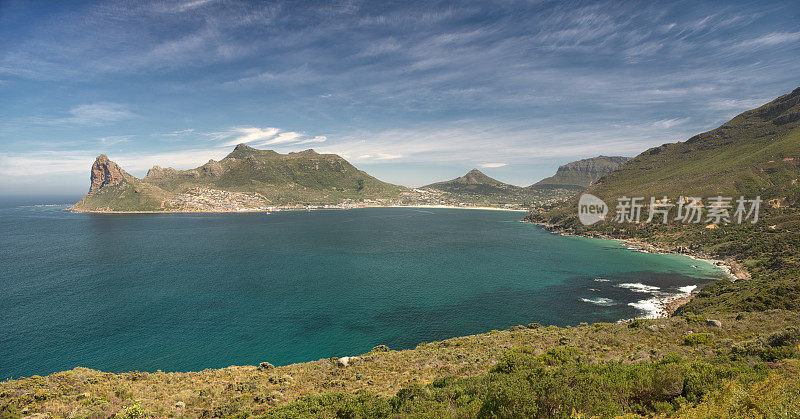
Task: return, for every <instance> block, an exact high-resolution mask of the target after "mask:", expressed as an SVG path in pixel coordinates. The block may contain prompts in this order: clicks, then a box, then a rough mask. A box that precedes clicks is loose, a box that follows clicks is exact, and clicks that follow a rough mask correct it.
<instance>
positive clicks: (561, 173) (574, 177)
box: [535, 156, 630, 188]
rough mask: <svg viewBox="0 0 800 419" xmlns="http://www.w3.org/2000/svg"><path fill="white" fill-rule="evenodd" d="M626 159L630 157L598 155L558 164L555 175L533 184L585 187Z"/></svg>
mask: <svg viewBox="0 0 800 419" xmlns="http://www.w3.org/2000/svg"><path fill="white" fill-rule="evenodd" d="M628 160H630V157H621V156H610V157H609V156H598V157H592V158H590V159H583V160H578V161H574V162H572V163H567V164H565V165H563V166H559V167H558V171H556V174H555V175H553V176H550V177H548V178H544V179H542V180H540V181H538V182H536V183H535V185H539V186H542V185H575V186H582V187H584V188H585V187H587V186H589V185H591V184H592V183H594V182H596V181H597V180H598V179H600V178H601V177H603V176H604V175H605V174H606V173H608V172H610V171H612V170H614V169H616V168H617V167H619V166H620V165H621V164H623V163H625V162H626V161H628Z"/></svg>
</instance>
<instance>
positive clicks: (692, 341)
mask: <svg viewBox="0 0 800 419" xmlns="http://www.w3.org/2000/svg"><path fill="white" fill-rule="evenodd" d="M709 342H711V335H710V334H708V333H693V334H691V335H688V336H686V337H684V338H683V344H684V345H690V346H695V345H705V344H707V343H709Z"/></svg>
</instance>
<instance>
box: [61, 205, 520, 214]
mask: <svg viewBox="0 0 800 419" xmlns="http://www.w3.org/2000/svg"><path fill="white" fill-rule="evenodd" d="M55 206H60V205H55ZM359 208H429V209H467V210H488V211H511V212H528V210H523V209H509V208H497V207H470V206H464V207H462V206H456V205H360V206H353V207H344V208H336V207H331V208H292V209H288V208H287V209H280V210H274V209H273V210H260V209H259V210H245V211H199V210H185V211H83V210H75V209H72V208H71V207H69V208H64V210H63V211H68V212H74V213H77V214H251V213H262V214H263V213H266V214H269V213H273V212H285V211H325V210H351V209H359Z"/></svg>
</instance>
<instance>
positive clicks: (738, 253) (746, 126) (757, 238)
mask: <svg viewBox="0 0 800 419" xmlns="http://www.w3.org/2000/svg"><path fill="white" fill-rule="evenodd" d="M799 164H800V88H798V89H796V90H794V91H793V92H792V93H790V94H788V95H784V96H781V97H779V98H777V99H775V100H774V101H772V102H770V103H768V104H766V105H764V106H761V107H759V108H757V109H753V110H750V111H747V112H744V113H742V114H741V115H738V116H736V117H735V118H733V119H732V120H730V121H728V122H726V123H725V124H723V125H722V126H720V127H719V128H717V129H714V130H712V131H708V132H705V133H702V134H699V135H696V136H694V137H692V138H690V139H688V140H687V141H685V142H679V143H672V144H664V145H662V146H659V147H655V148H652V149H650V150H647V151H645V152H644V153H642V154H640V155H638V156H636V157H635V158H633V159H632V160H630V161H629V162H627V163H626V164H624V165H622V166H621V167H619V168H618V169H616V170H614V171H613V172H610V173H609V174H607V175H606V176H604V177H603V178H601V179H600V180H599V181H598V182H597V183H596V184H594V185H592V186H590V187H589V188H587V189H586V192H588V193H591V194H593V195H595V196H598V197H600V198H601V199H603V200H604V201H605V202H606V204H607V205H608V206H609V210H610V211H609V214H608V216H607V217H606V220H605V221H602V222H599V223H597V224H594V225H592V226H588V227H587V226H583V225H581V224H580V222H579V221H578V218H577V211H578V209H577V201H578V198H577V197H576V198H573V199H571V200H570V201H568V202H566V203H564V204H562V205H559V206H556V207H555V208H552V209H549V210H546V211H541V212H538V213H535V214H532V215H531V216H529V217H528V220H530V221H534V222H541V223H545V224H547V225H549V226H550V228H553V229H555V230H558V231H565V232H570V233H578V234H587V235H605V236H611V237H619V238H638V239H643V240H645V241H648V242H651V243H655V244H660V245H664V246H666V247H671V248H679V249H681V251H688V252H691V253H698V254H705V255H711V256H714V257H720V258H730V259H733V260H735V261H736V262H738V263H739V264H741V265H742V266H744V267H745V268H746V269H747V270H748V271H749V272H750V273H751V274H752V279H751V280H747V281H736V282H731V281H719V282H717V283H716V284H714V285H712V286H710V287H707V288H705V289H703V290H702V291H701V292H700V294H699V295H698V296H697V297H695V298H694V299H693V300H692V301H691V302H690V303H689V304H687V305H685V306H684V307H682V309H681V310H682V311H683V312H689V311H693V312H698V313H707V312H720V311H725V312H734V311H743V310H746V311H756V310H765V309H770V308H782V309H790V310H798V309H800V276H799V275H800V212H798V211H800V208H799V207H798V205H799V204H800V181H799V180H800V169H799V168H798V165H799ZM717 195H721V196H727V197H731V198H733V199H734V201H735V200H736V199H737V198H739V197H740V196H744V197H746V198H749V199H753V198H755V197H756V196H760V197H761V199H762V200H763V203H762V205H761V208H760V217H759V220H758V222H757V223H755V224H752V223H751V222H750V221H752V219H750V220H746V221H745V222H744V223H742V224H737V223H730V224H725V223H723V225H720V226H719V228H706V227H708V225H707V224H708V222H705V219H703V220H701V221H703V222H701V223H682V222H679V221H677V220H674V218H671V219H670V222H669V224H668V225H663V224H660V223H640V224H635V223H617V222H615V221H614V218H615V212H616V210H615V207H616V205H617V199H618V198H620V197H637V196H638V197H644V198H645V203H646V204H647V205H646V208H645V209H644V211H643V214H644V216H643V218H642V220H644V219H646V218H647V217H646V215H647V211H648V208H647V207H649V198H650V197H654V198H656V199H661V198H663V197H664V196H667V197H668V198H670V199H671V200H672V201H671V202H673V203H675V202H676V200H677V199H678V197H679V196H695V197H701V198H703V199H704V202H705V204H704V205H706V208H705V209H707V204H708V203H709V201H708V200H707V199H708V198H709V197H713V196H717ZM735 205H736V204H735V202H734V208H735ZM734 208H732V209H731V210H730V212H731V213H732V212H733V211H734ZM674 211H675V209H673V213H672V215H673V216H674V215H676V213H675V212H674Z"/></svg>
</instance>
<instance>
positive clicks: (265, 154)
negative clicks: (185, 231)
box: [143, 144, 407, 205]
mask: <svg viewBox="0 0 800 419" xmlns="http://www.w3.org/2000/svg"><path fill="white" fill-rule="evenodd" d="M143 181H144V182H147V183H150V184H153V185H156V186H158V187H160V188H162V189H164V190H167V191H170V192H173V193H177V192H182V191H185V190H188V189H190V188H193V187H207V188H214V189H219V190H225V191H232V192H252V193H260V194H262V195H264V196H266V197H268V199H269V200H270V201H271V202H272V203H273V204H275V205H283V204H294V203H328V204H331V203H340V202H342V201H343V200H345V199H365V198H392V197H396V196H398V194H399V193H400V192H402V191H406V190H407V188H404V187H402V186H397V185H392V184H389V183H386V182H381V181H380V180H378V179H376V178H374V177H372V176H370V175H368V174H367V173H365V172H363V171H361V170H358V169H356V168H355V167H354V166H353V165H352V164H350V163H349V162H348V161H347V160H345V159H343V158H341V157H339V156H337V155H335V154H319V153H316V152H315V151H314V150H305V151H301V152H297V153H288V154H280V153H277V152H275V151H272V150H257V149H254V148H252V147H249V146H246V145H244V144H240V145H238V146H236V148H235V149H234V150H233V152H231V153H230V154H228V155H227V156H226V157H225V158H224V159H222V160H220V161H218V162H217V161H213V160H212V161H209V162H208V163H206V164H204V165H202V166H200V167H198V168H195V169H191V170H175V169H171V168H168V169H162V168H160V167H158V166H156V167H154V168H152V169H150V171H149V172H148V173H147V176H145V177H144V179H143Z"/></svg>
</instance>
